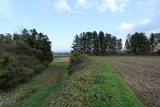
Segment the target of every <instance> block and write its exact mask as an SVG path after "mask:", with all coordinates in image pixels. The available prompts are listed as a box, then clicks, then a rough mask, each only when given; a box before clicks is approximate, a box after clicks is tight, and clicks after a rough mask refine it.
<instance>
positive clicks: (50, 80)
mask: <svg viewBox="0 0 160 107" xmlns="http://www.w3.org/2000/svg"><path fill="white" fill-rule="evenodd" d="M64 71H65V66H60V65H59V66H50V67H49V68H48V69H47V70H46V71H45V73H43V74H41V75H38V77H37V78H36V79H35V80H34V81H33V82H32V84H36V85H53V84H55V83H58V82H60V81H61V79H62V74H63V72H64Z"/></svg>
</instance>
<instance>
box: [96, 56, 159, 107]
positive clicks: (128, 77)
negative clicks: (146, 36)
mask: <svg viewBox="0 0 160 107" xmlns="http://www.w3.org/2000/svg"><path fill="white" fill-rule="evenodd" d="M97 58H98V59H100V60H103V61H106V62H107V63H109V64H111V65H112V66H113V67H114V68H116V69H117V71H119V73H120V74H121V75H122V76H123V78H124V79H125V81H126V82H127V83H128V84H129V86H130V87H131V88H132V89H133V90H135V92H136V93H137V95H138V97H139V98H140V99H141V101H142V102H143V103H144V104H145V105H146V106H147V107H158V105H160V57H140V56H138V57H129V56H128V57H127V56H115V57H107V56H106V57H97Z"/></svg>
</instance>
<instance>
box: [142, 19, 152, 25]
mask: <svg viewBox="0 0 160 107" xmlns="http://www.w3.org/2000/svg"><path fill="white" fill-rule="evenodd" d="M149 22H150V19H145V20H143V21H142V22H141V23H140V24H141V25H144V24H147V23H149Z"/></svg>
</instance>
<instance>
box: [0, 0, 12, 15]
mask: <svg viewBox="0 0 160 107" xmlns="http://www.w3.org/2000/svg"><path fill="white" fill-rule="evenodd" d="M0 14H2V15H6V16H11V15H12V9H11V1H10V0H0Z"/></svg>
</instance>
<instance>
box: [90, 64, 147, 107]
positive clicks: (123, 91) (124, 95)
mask: <svg viewBox="0 0 160 107" xmlns="http://www.w3.org/2000/svg"><path fill="white" fill-rule="evenodd" d="M97 66H99V68H98V72H97V73H98V74H99V75H101V76H103V77H104V78H105V81H106V82H104V83H103V84H99V83H97V84H94V88H95V89H100V90H103V91H105V92H106V93H109V94H110V99H109V101H102V100H99V99H97V100H95V102H94V103H93V104H92V106H91V107H97V106H100V107H103V106H104V107H144V105H143V104H142V103H141V102H140V101H139V100H138V98H137V97H136V94H135V93H134V92H133V91H132V90H131V89H130V88H129V87H128V85H127V84H126V83H125V82H124V80H123V79H122V77H121V76H120V75H119V74H118V73H117V72H116V71H115V69H113V68H112V67H111V66H109V65H107V64H106V63H104V62H98V63H97Z"/></svg>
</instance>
